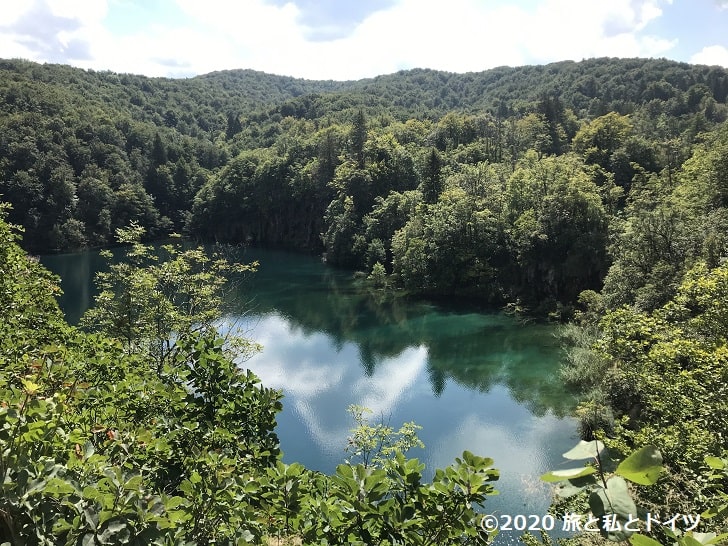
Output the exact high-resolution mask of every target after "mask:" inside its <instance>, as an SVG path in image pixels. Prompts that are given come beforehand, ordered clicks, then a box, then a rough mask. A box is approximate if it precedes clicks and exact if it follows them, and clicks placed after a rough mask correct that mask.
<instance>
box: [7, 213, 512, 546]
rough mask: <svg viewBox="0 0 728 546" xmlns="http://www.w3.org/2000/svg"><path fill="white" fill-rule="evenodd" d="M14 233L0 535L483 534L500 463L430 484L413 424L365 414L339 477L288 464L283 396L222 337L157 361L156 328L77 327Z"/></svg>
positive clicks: (98, 540) (201, 539) (102, 538)
mask: <svg viewBox="0 0 728 546" xmlns="http://www.w3.org/2000/svg"><path fill="white" fill-rule="evenodd" d="M16 239H17V237H16V235H15V234H14V233H13V230H12V229H11V228H10V226H8V225H7V224H6V223H5V222H4V220H3V219H2V218H0V240H1V241H2V245H1V246H0V249H1V251H0V273H2V274H1V275H0V289H1V290H0V300H1V301H0V302H1V303H2V304H3V305H4V306H5V308H7V309H11V310H12V312H11V313H8V314H3V315H2V317H1V318H0V481H1V483H2V493H3V494H2V496H0V543H1V544H6V543H7V544H10V545H11V546H19V545H35V544H38V545H40V544H43V545H56V544H63V545H68V546H71V545H83V546H86V545H100V544H104V545H106V544H109V545H117V544H138V545H142V544H144V545H146V544H157V545H164V546H171V545H203V544H205V545H206V544H235V545H240V544H261V543H264V541H265V540H267V539H266V537H290V536H296V537H299V538H300V539H302V540H304V541H305V543H315V544H321V543H329V544H343V543H350V544H422V545H425V544H431V545H436V544H437V545H440V544H485V543H486V542H487V541H488V539H489V537H488V535H487V533H485V532H484V531H482V530H481V529H480V528H479V526H478V525H477V517H478V515H477V513H476V508H477V507H478V506H479V505H482V503H483V502H484V501H485V499H486V497H487V496H488V495H491V494H494V492H495V491H494V490H493V486H492V483H491V482H493V481H494V480H496V479H497V478H498V472H497V471H496V470H494V469H493V468H492V464H493V461H492V460H490V459H485V458H482V457H478V456H476V455H473V454H471V453H469V452H465V453H463V456H462V457H461V458H458V459H456V461H455V463H454V464H453V465H451V466H449V467H448V468H446V469H443V470H437V471H436V472H435V476H434V479H433V481H432V482H431V483H426V482H424V481H423V477H422V472H423V468H424V465H422V464H421V463H419V461H417V460H416V459H408V458H406V457H405V456H404V453H403V451H404V450H406V449H407V447H408V446H410V445H416V439H415V438H416V437H415V436H414V429H413V428H412V427H409V428H408V427H405V428H404V429H403V430H404V435H403V436H401V437H397V436H396V434H395V433H394V431H390V430H388V429H386V428H382V427H380V426H376V425H369V424H368V422H367V421H366V420H365V419H364V418H363V414H359V425H360V427H359V429H357V430H358V431H359V432H358V433H356V432H355V434H354V436H353V437H352V449H353V454H354V455H355V456H359V455H361V454H364V453H369V454H371V455H372V456H371V457H369V456H366V457H364V458H363V461H362V462H360V463H354V462H351V463H346V464H342V465H339V467H337V469H336V472H335V473H334V474H333V475H331V476H328V475H324V474H321V473H317V472H312V471H309V470H307V469H305V468H304V467H303V466H301V465H299V464H295V463H294V464H291V465H286V464H284V463H283V462H282V461H281V459H280V452H279V449H278V439H277V437H276V435H275V424H276V414H277V412H278V411H280V409H281V402H280V400H281V394H280V393H279V392H277V391H275V390H271V389H266V388H264V387H263V386H261V385H260V382H259V380H258V378H257V377H255V376H254V375H253V374H252V373H250V372H248V371H243V370H241V369H239V368H238V367H237V366H236V364H235V363H234V362H233V361H232V360H231V359H230V358H228V356H227V355H226V353H225V351H224V349H223V342H222V340H219V339H217V338H215V337H214V335H211V333H210V332H209V331H206V330H204V329H203V330H200V331H196V330H193V329H191V330H189V331H187V332H184V335H181V336H179V337H177V338H176V339H175V341H174V344H173V345H172V349H171V350H170V351H168V352H166V353H165V358H162V359H160V358H158V357H159V353H156V352H155V351H156V347H157V346H158V345H156V344H154V343H150V341H152V340H154V339H157V340H158V339H160V338H159V337H155V336H158V335H159V334H160V332H161V330H153V331H151V333H149V331H147V330H145V329H143V328H140V329H138V330H135V332H137V333H135V334H134V335H135V336H139V339H130V338H122V339H121V340H119V339H115V338H111V337H107V336H106V335H104V334H99V333H86V332H83V331H80V330H77V329H75V328H72V327H70V326H68V325H67V324H65V322H64V321H63V319H62V316H61V313H60V311H59V309H58V307H57V304H56V303H55V299H54V296H55V294H56V293H57V290H58V289H57V287H56V285H55V283H54V282H53V279H52V278H50V276H49V275H48V274H47V273H46V272H44V270H43V269H42V268H41V267H40V266H39V265H38V264H37V263H36V262H34V261H32V260H30V259H29V258H28V257H27V256H26V255H25V254H24V253H23V251H22V250H21V249H20V248H19V247H18V245H17V242H16ZM131 248H132V252H136V251H140V250H142V249H140V248H138V247H136V246H134V245H133V246H132V247H131ZM145 271H146V273H150V272H154V273H160V272H163V271H165V269H164V268H161V266H160V268H157V269H155V268H154V267H152V268H149V269H147V270H144V269H142V268H139V269H138V270H137V271H131V270H130V271H126V272H125V274H124V275H121V276H120V277H119V278H122V279H125V280H126V282H135V281H136V280H139V279H146V280H147V281H149V280H150V277H149V276H144V275H143V273H144V272H145ZM117 273H120V271H117ZM134 273H137V274H138V275H135V274H134ZM110 278H111V277H107V279H110ZM180 278H182V277H180ZM120 295H121V297H122V299H123V297H124V296H126V297H127V298H128V299H127V304H128V305H129V309H131V308H138V307H139V306H141V307H143V306H144V305H148V306H150V307H153V308H154V309H157V310H159V309H164V308H165V306H164V305H161V303H162V301H161V300H158V299H149V298H148V297H147V296H148V292H146V291H139V292H133V291H131V292H126V291H123V290H122V292H121V293H120ZM102 298H105V296H103V295H102ZM145 298H146V299H145ZM112 300H113V298H112ZM135 306H136V307H135ZM101 309H104V307H103V305H102V307H101ZM106 309H107V311H109V312H110V311H112V310H116V311H119V308H118V307H114V306H113V305H109V306H108V307H107V308H106ZM108 316H111V315H110V314H109V315H108ZM108 316H107V318H108ZM118 316H119V317H128V314H127V315H125V314H124V313H120V314H119V315H118ZM138 316H141V317H143V316H146V315H145V313H144V312H142V313H140V314H139V315H138ZM171 316H174V315H171ZM167 318H169V317H167ZM180 320H181V319H180ZM129 324H133V323H131V322H130V323H129ZM124 331H129V329H128V328H127V329H125V330H124ZM170 332H171V330H170ZM212 334H214V332H213V333H212ZM370 432H373V434H370ZM400 440H401V441H400ZM383 446H386V448H387V449H379V448H380V447H383ZM373 449H376V454H379V455H381V456H375V455H376V454H375V453H374V452H373V451H372V450H373Z"/></svg>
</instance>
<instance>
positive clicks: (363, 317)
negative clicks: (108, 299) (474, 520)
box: [42, 249, 577, 544]
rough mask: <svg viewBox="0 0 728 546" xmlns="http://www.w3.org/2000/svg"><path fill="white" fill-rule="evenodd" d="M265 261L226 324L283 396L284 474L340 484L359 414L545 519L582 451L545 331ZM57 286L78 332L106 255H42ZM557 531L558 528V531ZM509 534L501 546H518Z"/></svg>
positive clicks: (269, 257)
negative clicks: (482, 473)
mask: <svg viewBox="0 0 728 546" xmlns="http://www.w3.org/2000/svg"><path fill="white" fill-rule="evenodd" d="M245 259H246V261H252V260H254V259H255V260H259V261H260V263H261V266H260V268H259V270H258V272H257V273H256V274H254V275H252V276H251V277H249V278H248V279H247V280H246V281H245V282H244V284H243V285H242V287H241V289H240V290H239V291H238V293H237V296H239V297H238V300H239V301H242V302H244V303H243V304H242V305H241V306H240V308H239V310H238V311H233V312H232V314H231V316H230V317H228V318H229V319H231V320H234V321H235V322H237V323H238V325H240V326H241V327H242V328H243V329H244V330H245V331H247V332H248V334H249V336H250V337H252V338H253V339H254V340H255V341H257V342H258V343H260V344H262V345H263V350H262V352H260V353H259V354H256V355H255V356H253V357H252V358H250V359H249V360H247V361H246V362H244V363H242V364H241V365H244V366H247V367H249V368H251V369H252V370H253V371H254V372H255V373H256V374H257V375H259V376H260V377H261V379H262V380H263V383H264V384H265V385H267V386H269V387H275V388H279V389H281V390H282V391H283V393H284V396H285V397H284V400H283V406H284V409H283V412H282V413H281V414H280V415H279V418H278V429H277V431H278V435H279V437H280V440H281V448H282V450H283V452H284V461H285V462H293V461H298V462H301V463H303V464H304V465H306V466H307V467H309V468H312V469H316V470H321V471H324V472H332V471H333V470H334V468H335V467H336V465H337V464H339V463H341V462H343V460H344V459H345V458H346V456H347V454H346V453H345V452H344V448H345V447H346V444H347V438H348V436H349V434H350V429H351V428H352V426H353V422H352V420H351V418H350V416H349V415H348V414H347V411H346V409H347V407H348V406H349V405H350V404H360V405H363V406H366V407H369V408H371V409H372V411H373V413H372V419H373V420H379V419H382V420H384V422H386V423H388V424H390V425H391V426H393V427H394V428H398V427H399V426H400V425H401V424H402V423H404V422H405V421H415V422H416V423H417V424H418V425H420V426H422V427H423V428H422V430H421V431H420V433H419V436H420V438H421V439H422V441H423V442H424V444H425V449H424V450H420V449H418V450H413V451H412V452H410V456H414V457H417V458H419V459H420V460H421V461H422V462H424V463H425V464H426V467H427V470H426V472H427V474H428V477H429V475H431V473H432V472H433V471H434V469H435V468H438V467H444V466H447V465H448V464H450V463H452V462H453V460H454V458H455V457H458V456H460V455H461V454H462V452H463V451H464V450H466V449H467V450H469V451H472V452H473V453H477V454H480V455H483V456H487V457H491V458H493V459H494V460H495V466H496V467H497V468H498V469H499V470H500V472H501V478H500V480H499V481H498V482H497V483H496V488H497V489H498V490H499V491H500V495H498V496H496V497H492V498H489V499H488V501H487V503H486V511H487V512H489V513H491V512H494V513H498V514H510V515H513V516H515V515H517V514H524V515H529V514H535V515H538V516H541V515H543V514H545V511H546V509H547V507H548V504H549V496H550V493H549V489H548V487H547V486H546V485H545V484H543V483H541V482H540V481H539V479H538V476H539V475H540V474H542V473H544V472H546V471H547V470H550V469H554V468H558V467H560V466H561V465H562V464H563V459H562V457H561V454H562V453H564V452H565V451H566V450H567V449H569V448H570V447H571V446H572V445H573V443H575V441H576V439H577V438H576V433H575V430H576V426H575V422H574V421H573V419H571V418H569V417H567V416H568V415H569V412H570V411H571V409H572V404H573V400H572V399H571V397H569V396H568V395H567V394H566V393H565V392H564V391H563V388H562V387H561V385H560V383H559V381H558V379H557V367H558V359H559V356H560V355H559V349H558V346H557V343H556V340H555V338H554V336H553V332H554V330H553V327H551V326H548V325H538V324H530V325H523V324H520V323H518V322H517V321H515V320H514V319H512V318H511V317H508V316H505V315H502V314H499V313H493V312H488V311H484V310H482V309H477V308H475V307H466V306H463V305H462V304H457V305H456V304H447V303H442V302H440V303H437V304H435V303H429V302H422V301H419V302H417V301H415V302H413V301H405V300H403V299H392V298H386V297H384V296H382V294H381V293H377V292H371V291H367V290H366V289H362V288H360V287H357V286H355V284H354V283H353V282H352V281H351V275H350V274H349V273H348V272H344V271H339V270H336V269H333V268H329V267H326V266H325V265H323V264H322V263H321V262H320V260H318V259H317V258H315V257H309V256H302V255H297V254H291V253H285V252H275V251H264V250H258V249H253V250H248V251H246V256H245ZM42 261H43V263H44V264H45V265H46V266H47V267H49V268H50V269H51V270H52V271H54V272H55V273H57V274H59V275H60V276H61V278H62V288H63V290H64V292H65V293H64V296H63V298H62V300H61V304H62V307H63V308H64V310H65V312H66V313H67V317H68V319H69V320H70V321H71V322H75V321H77V320H78V318H79V317H80V315H81V314H82V313H83V310H85V309H86V308H87V307H88V305H89V304H90V303H91V300H92V297H93V288H92V284H91V282H90V279H91V278H92V276H93V272H94V271H96V270H97V269H98V268H99V267H101V266H102V264H103V260H100V259H99V258H98V255H97V253H94V252H85V253H78V254H66V255H55V256H46V257H43V258H42ZM557 528H558V525H557ZM518 534H519V533H515V534H514V535H510V536H506V535H505V534H504V535H501V536H500V537H499V539H498V541H497V543H499V544H517V543H518V542H517V540H516V536H517V535H518Z"/></svg>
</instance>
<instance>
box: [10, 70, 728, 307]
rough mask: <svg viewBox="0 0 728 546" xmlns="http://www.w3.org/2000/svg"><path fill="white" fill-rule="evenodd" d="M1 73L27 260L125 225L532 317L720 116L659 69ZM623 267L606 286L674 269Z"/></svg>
mask: <svg viewBox="0 0 728 546" xmlns="http://www.w3.org/2000/svg"><path fill="white" fill-rule="evenodd" d="M0 69H1V71H0V171H1V173H0V194H1V195H2V199H3V200H5V201H8V202H10V203H11V204H12V205H13V208H12V210H11V212H10V220H11V221H13V222H15V223H17V224H20V225H22V226H24V228H25V237H24V244H25V245H26V247H27V248H28V249H29V250H31V251H33V252H47V251H49V250H66V249H73V248H79V247H83V246H89V245H91V246H99V245H101V246H103V245H107V244H110V243H111V242H112V237H113V234H114V232H115V230H116V229H118V228H120V227H124V226H127V225H128V224H129V223H130V222H132V221H135V222H138V223H139V224H140V225H141V226H143V227H144V228H146V230H147V233H148V234H149V236H150V237H158V236H163V235H166V234H168V233H170V232H178V233H184V234H186V235H189V236H192V237H197V238H200V239H204V240H223V241H229V242H248V243H254V244H266V245H277V246H283V247H294V248H304V249H308V250H310V251H314V252H323V253H324V254H325V256H326V259H327V260H328V261H329V262H330V263H332V264H336V265H341V266H345V267H349V268H352V269H358V270H362V271H364V272H365V273H366V274H370V273H372V272H373V271H374V272H375V277H376V278H377V279H378V282H386V283H394V284H397V285H399V286H403V287H406V288H408V289H409V290H410V291H413V292H422V293H433V294H435V293H437V294H451V293H457V294H467V295H475V296H476V297H478V298H481V299H483V300H486V301H494V302H500V303H502V302H515V303H519V304H523V305H527V306H530V307H540V308H543V309H547V310H554V309H556V308H557V306H559V305H561V304H566V305H568V304H572V303H573V302H574V301H575V300H576V297H577V296H578V294H579V293H580V292H581V291H582V290H584V289H595V290H596V289H599V288H600V287H601V284H602V281H603V280H604V278H605V276H606V275H607V272H608V270H609V267H610V265H611V263H612V261H613V258H612V256H613V257H617V258H618V260H619V261H620V262H624V260H628V259H629V256H628V253H627V252H622V251H620V252H618V253H617V252H614V251H613V252H612V254H611V256H610V253H609V248H610V246H609V245H610V244H611V245H612V248H613V249H616V248H617V246H618V245H626V244H627V240H628V239H629V236H630V235H629V234H630V233H631V231H630V228H631V226H632V225H633V223H634V222H636V221H638V220H637V218H640V217H641V216H640V215H644V214H646V213H647V212H649V211H645V210H643V209H644V208H645V207H647V208H649V207H650V206H651V204H650V203H647V204H646V205H644V199H640V200H636V199H634V198H633V197H634V196H637V195H642V194H644V193H645V192H646V191H648V190H647V188H653V189H651V190H649V191H651V192H653V193H654V192H655V191H660V192H662V193H666V192H668V191H672V189H673V186H675V183H676V181H677V180H679V179H680V178H681V177H682V176H683V171H684V167H683V164H684V162H685V161H686V160H687V159H688V158H690V157H691V155H693V153H694V150H695V153H698V154H699V153H701V152H700V150H701V146H703V144H702V142H704V140H705V139H706V138H707V137H706V136H705V135H706V134H709V133H710V132H712V131H713V130H714V129H715V128H716V127H718V126H720V125H721V124H722V123H723V122H724V121H725V119H726V117H728V109H727V108H726V97H727V96H728V73H727V72H726V71H725V70H723V69H720V68H717V67H705V66H690V65H686V64H680V63H675V62H671V61H666V60H642V59H626V60H620V59H594V60H589V61H583V62H581V63H574V62H564V63H555V64H551V65H547V66H531V67H521V68H497V69H493V70H490V71H486V72H482V73H469V74H452V73H445V72H437V71H432V70H411V71H406V72H400V73H397V74H392V75H388V76H380V77H377V78H373V79H368V80H361V81H355V82H331V81H329V82H315V81H305V80H297V79H293V78H286V77H278V76H271V75H268V74H263V73H259V72H253V71H226V72H217V73H212V74H208V75H205V76H200V77H196V78H191V79H187V80H170V79H161V78H146V77H142V76H133V75H128V74H114V73H100V72H93V71H84V70H80V69H75V68H70V67H67V66H58V65H38V64H34V63H31V62H26V61H3V62H2V65H0ZM710 138H713V139H716V138H717V139H720V137H710ZM641 203H642V204H641ZM714 204H715V203H714ZM716 205H719V204H716ZM680 206H681V205H680ZM705 206H707V205H705ZM704 208H705V207H704ZM720 208H721V207H720V206H718V209H720ZM690 210H691V211H692V213H694V214H698V213H699V211H698V209H697V208H696V207H695V206H693V207H692V208H691V209H690ZM703 212H705V210H702V212H700V214H702V213H703ZM716 214H717V216H716ZM716 214H714V215H713V216H716V217H715V222H718V221H719V217H720V214H719V213H716ZM680 218H681V220H680V221H681V222H684V221H685V219H684V217H683V216H681V217H680ZM714 228H715V229H713V230H712V231H710V234H711V235H710V240H711V241H713V242H712V243H711V244H712V245H713V247H714V248H713V249H712V250H710V252H713V253H716V252H718V254H719V253H720V251H719V249H718V247H716V246H715V245H718V246H720V245H721V244H722V242H721V231H720V225H715V226H714ZM701 229H704V230H705V229H708V230H710V229H712V228H711V227H710V226H707V225H702V224H701ZM622 231H623V232H624V234H623V235H620V232H622ZM610 234H611V235H610ZM610 236H611V238H612V239H611V243H610ZM707 236H708V234H704V237H707ZM620 237H621V238H620ZM693 246H694V245H693ZM620 248H621V247H620ZM707 251H708V250H706V252H707ZM684 252H688V253H692V254H691V255H696V252H697V253H699V251H698V250H697V249H695V248H691V249H686V250H685V251H684ZM651 259H654V260H659V259H661V258H660V256H658V255H654V253H653V255H652V256H651ZM673 262H674V260H673ZM618 265H619V267H618V269H617V270H615V271H614V272H612V273H610V275H609V277H608V286H614V285H615V283H621V285H625V283H626V285H629V284H630V283H633V284H634V283H637V284H638V285H639V283H643V284H644V283H645V282H646V283H647V284H651V283H652V282H653V280H654V279H652V278H651V277H650V275H655V274H660V275H663V276H664V275H667V274H668V273H665V272H664V271H663V269H664V268H663V269H659V268H658V272H657V273H650V275H648V277H650V278H646V279H645V278H644V276H645V272H644V271H642V272H641V273H640V274H639V276H638V278H636V279H631V280H630V279H629V278H625V275H626V276H627V277H629V276H630V275H631V273H630V272H631V271H632V272H633V270H632V269H630V267H631V266H629V267H628V264H626V263H620V264H618ZM669 267H673V268H674V267H678V268H679V266H675V265H674V263H673V265H671V266H669ZM669 267H668V269H669ZM643 269H644V268H643ZM633 273H634V272H633ZM675 273H676V272H675V271H673V272H672V277H670V278H669V279H659V280H658V281H657V282H658V283H659V284H660V285H662V283H663V281H665V280H667V281H670V282H672V283H673V285H674V284H675V282H676V280H675V279H676V277H675ZM633 276H634V275H633ZM621 285H620V286H621ZM615 290H617V289H615ZM620 290H621V288H620V289H618V290H617V292H620ZM628 290H630V291H631V292H630V293H632V292H634V293H636V292H638V291H639V290H641V287H640V286H631V285H630V286H629V288H628ZM622 292H623V291H621V292H620V294H621V293H622ZM620 297H622V296H620V295H615V296H614V298H617V299H619V298H620ZM663 299H664V298H663ZM615 301H616V300H615Z"/></svg>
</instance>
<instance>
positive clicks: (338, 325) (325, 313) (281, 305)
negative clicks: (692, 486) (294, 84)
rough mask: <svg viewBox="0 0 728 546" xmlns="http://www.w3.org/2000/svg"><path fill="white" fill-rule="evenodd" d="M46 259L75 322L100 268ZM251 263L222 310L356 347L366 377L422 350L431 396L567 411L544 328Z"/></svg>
mask: <svg viewBox="0 0 728 546" xmlns="http://www.w3.org/2000/svg"><path fill="white" fill-rule="evenodd" d="M49 259H52V260H54V261H53V265H52V267H53V269H54V270H56V271H58V272H62V275H63V278H64V284H65V285H66V296H67V297H66V298H65V301H64V303H63V307H64V310H65V312H66V313H67V314H68V315H69V317H71V316H75V315H78V316H80V314H81V313H82V312H83V311H84V310H85V307H84V309H80V308H77V307H80V306H82V305H84V303H83V302H84V301H90V294H91V291H92V286H93V282H92V281H93V275H94V274H95V271H96V269H97V267H99V266H100V265H101V263H102V262H101V261H99V259H98V257H97V255H96V253H93V252H91V253H79V254H73V255H65V256H56V257H49ZM254 259H257V260H260V262H261V272H260V273H258V274H255V275H253V276H252V277H250V278H248V279H246V281H247V282H245V283H242V284H241V285H239V286H238V290H237V292H236V293H235V294H231V295H230V298H231V300H230V301H232V302H238V305H240V302H244V304H243V305H242V307H243V310H244V311H247V312H248V313H251V312H252V313H253V314H256V315H264V314H268V313H271V312H275V313H277V314H278V315H280V316H282V317H283V318H285V319H286V320H287V321H289V323H290V324H291V326H292V327H293V328H296V329H298V330H300V331H301V332H302V333H303V334H304V335H306V336H310V335H313V334H317V333H325V334H326V335H327V336H328V337H329V338H330V339H331V340H332V343H333V344H334V346H335V347H336V348H337V349H342V348H343V347H344V346H345V345H346V344H347V343H355V344H356V345H357V348H358V351H359V358H360V361H361V364H362V366H363V368H364V371H365V373H366V374H367V375H369V376H371V375H372V374H374V372H375V370H376V368H377V366H378V365H379V364H380V363H381V362H383V361H384V360H385V359H390V358H395V357H397V356H399V355H401V354H402V352H403V351H404V350H405V349H408V348H410V347H417V346H424V347H426V348H427V354H428V362H427V375H428V379H429V382H430V386H431V388H432V391H433V393H434V394H435V395H440V394H441V393H442V392H443V390H444V389H445V386H446V384H447V381H448V380H453V381H456V382H457V383H459V384H461V385H463V386H465V387H468V388H470V389H475V390H478V391H481V392H487V391H488V390H490V388H491V387H492V386H493V385H494V384H503V385H506V386H507V387H508V388H509V390H510V392H511V395H512V396H513V398H514V399H515V400H517V401H518V402H519V403H522V404H524V405H525V406H526V407H528V408H529V409H530V410H531V411H532V412H533V413H534V414H536V415H542V414H544V413H546V412H547V411H549V410H550V411H552V412H553V413H555V414H556V415H558V416H563V415H567V414H568V413H569V412H570V410H571V409H572V406H573V401H572V399H571V398H570V397H568V396H566V395H565V394H564V392H563V388H562V385H561V382H560V381H559V378H558V374H557V372H556V367H557V365H556V362H555V359H556V358H558V354H559V351H558V348H557V347H556V341H555V339H554V338H553V337H552V335H551V333H552V329H551V328H550V327H549V326H544V325H525V326H524V325H520V324H518V323H517V322H516V321H515V320H513V319H511V318H509V317H505V316H502V315H489V314H483V313H480V312H478V310H476V309H472V308H471V309H467V308H465V307H464V306H463V305H459V306H455V305H435V304H433V303H430V302H423V301H411V300H408V299H406V298H403V297H398V296H396V295H392V294H391V293H386V292H381V291H376V290H369V289H367V288H366V287H365V286H358V285H357V284H356V283H355V282H352V280H351V274H350V273H349V272H345V271H341V270H337V269H334V268H331V267H326V266H325V265H323V264H322V263H321V262H320V261H319V260H317V259H315V258H312V257H308V256H300V255H295V254H290V253H284V252H265V251H251V252H250V253H248V252H247V251H246V252H245V254H244V255H243V256H242V257H241V260H242V261H247V262H250V261H252V260H254ZM44 261H45V260H44ZM238 313H239V311H238Z"/></svg>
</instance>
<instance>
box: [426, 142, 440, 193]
mask: <svg viewBox="0 0 728 546" xmlns="http://www.w3.org/2000/svg"><path fill="white" fill-rule="evenodd" d="M441 171H442V159H441V158H440V154H439V153H438V151H437V149H436V148H432V149H431V150H430V153H429V155H428V156H427V162H426V163H425V168H424V175H423V177H422V183H421V186H422V198H423V200H424V202H425V203H435V202H437V198H438V197H439V196H440V193H442V176H441Z"/></svg>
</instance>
